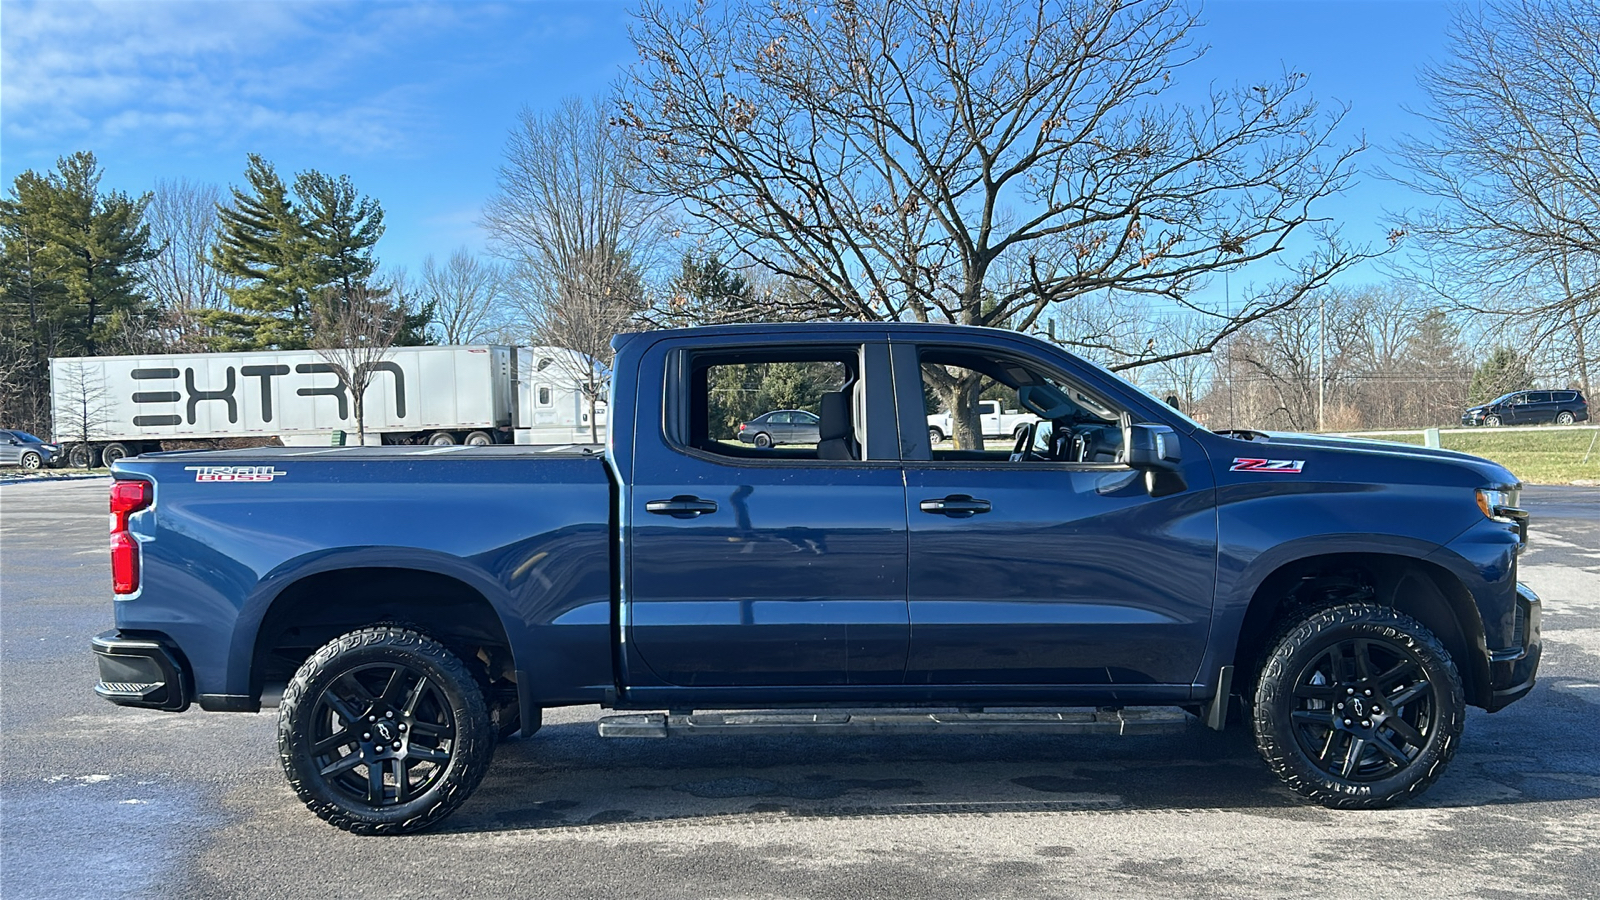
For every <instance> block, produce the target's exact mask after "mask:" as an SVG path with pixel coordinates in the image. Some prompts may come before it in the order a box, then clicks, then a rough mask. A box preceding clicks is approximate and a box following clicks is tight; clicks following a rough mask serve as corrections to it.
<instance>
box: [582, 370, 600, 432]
mask: <svg viewBox="0 0 1600 900" xmlns="http://www.w3.org/2000/svg"><path fill="white" fill-rule="evenodd" d="M594 365H595V364H594V363H593V362H590V363H589V385H588V389H587V390H585V391H584V393H585V394H588V395H589V397H588V399H589V443H591V444H598V443H600V423H599V422H597V421H595V406H596V403H597V401H598V399H599V396H598V395H599V393H600V385H599V379H598V378H596V377H595V373H594Z"/></svg>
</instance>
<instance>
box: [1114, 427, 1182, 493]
mask: <svg viewBox="0 0 1600 900" xmlns="http://www.w3.org/2000/svg"><path fill="white" fill-rule="evenodd" d="M1122 443H1123V446H1124V447H1126V448H1127V461H1128V465H1129V466H1130V467H1131V468H1134V469H1138V470H1139V471H1141V472H1143V473H1144V486H1145V490H1147V491H1149V492H1150V496H1152V497H1165V496H1167V495H1168V494H1176V493H1178V492H1179V491H1182V490H1185V489H1187V488H1188V487H1189V483H1188V482H1187V481H1185V480H1184V478H1183V466H1182V463H1183V450H1182V447H1181V446H1180V444H1179V441H1178V433H1177V432H1176V431H1173V430H1172V429H1171V428H1169V427H1167V426H1166V425H1133V424H1124V425H1123V427H1122Z"/></svg>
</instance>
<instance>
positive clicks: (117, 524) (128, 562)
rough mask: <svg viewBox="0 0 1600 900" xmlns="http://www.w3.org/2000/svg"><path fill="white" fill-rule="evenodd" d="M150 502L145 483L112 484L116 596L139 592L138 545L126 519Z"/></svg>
mask: <svg viewBox="0 0 1600 900" xmlns="http://www.w3.org/2000/svg"><path fill="white" fill-rule="evenodd" d="M152 499H154V492H153V490H152V488H151V485H150V482H148V481H115V482H112V484H111V590H112V591H113V592H115V593H118V594H132V593H135V592H136V591H138V590H139V542H138V541H136V540H134V538H133V534H132V533H130V532H129V531H128V516H130V515H132V514H133V513H136V512H138V511H139V510H141V509H145V508H146V507H148V506H149V505H150V501H151V500H152Z"/></svg>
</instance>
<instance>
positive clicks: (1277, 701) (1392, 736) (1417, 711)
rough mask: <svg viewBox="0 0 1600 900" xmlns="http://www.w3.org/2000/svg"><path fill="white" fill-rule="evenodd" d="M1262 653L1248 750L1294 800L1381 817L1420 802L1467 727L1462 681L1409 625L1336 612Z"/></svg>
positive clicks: (1405, 620) (1402, 618) (1293, 629)
mask: <svg viewBox="0 0 1600 900" xmlns="http://www.w3.org/2000/svg"><path fill="white" fill-rule="evenodd" d="M1270 646H1271V649H1270V651H1269V652H1268V654H1267V657H1266V660H1265V661H1264V663H1263V665H1262V668H1261V677H1260V680H1259V681H1258V682H1257V684H1256V694H1255V709H1254V714H1253V725H1254V728H1255V738H1256V749H1257V750H1258V751H1259V752H1260V754H1261V758H1262V759H1264V760H1265V761H1266V763H1267V765H1268V766H1269V767H1271V769H1272V771H1273V772H1274V773H1275V774H1277V776H1278V777H1279V778H1281V779H1282V780H1283V781H1284V783H1285V784H1287V785H1288V786H1289V787H1291V788H1293V789H1294V790H1295V791H1297V792H1298V793H1300V794H1301V795H1303V796H1305V797H1308V798H1310V799H1312V800H1315V801H1316V802H1318V803H1320V804H1322V805H1323V806H1328V807H1333V808H1336V809H1380V808H1383V807H1387V806H1393V805H1395V804H1398V803H1404V802H1407V801H1409V800H1410V799H1412V798H1413V797H1416V796H1418V795H1420V794H1421V793H1422V792H1423V791H1425V790H1427V789H1428V787H1429V786H1430V785H1432V784H1433V783H1434V782H1435V781H1437V780H1438V778H1439V776H1440V775H1441V774H1442V773H1443V772H1444V770H1445V767H1446V766H1447V765H1449V763H1450V759H1451V757H1452V756H1454V755H1455V751H1456V745H1457V744H1458V743H1459V742H1460V740H1461V729H1462V725H1463V724H1464V723H1465V721H1466V699H1465V695H1464V693H1463V691H1462V687H1461V676H1460V674H1459V673H1458V672H1457V670H1456V666H1455V663H1454V662H1453V661H1452V660H1451V659H1450V654H1449V652H1448V651H1446V650H1445V648H1444V645H1443V644H1441V643H1440V642H1439V639H1438V638H1437V637H1435V636H1434V635H1433V633H1432V632H1430V631H1428V629H1427V628H1425V627H1423V626H1422V624H1421V623H1420V622H1418V621H1417V620H1415V619H1413V618H1411V617H1410V616H1407V615H1404V614H1403V613H1399V612H1396V611H1395V610H1394V609H1392V608H1390V607H1387V606H1379V605H1377V604H1370V603H1357V604H1349V605H1344V606H1335V607H1332V608H1328V609H1323V610H1318V611H1316V612H1313V613H1311V614H1309V615H1308V616H1306V617H1305V618H1303V619H1300V620H1298V621H1296V622H1294V623H1292V624H1291V625H1290V626H1289V627H1288V628H1287V629H1285V630H1284V631H1282V632H1280V633H1279V635H1278V638H1277V640H1275V641H1274V642H1273V643H1272V644H1271V645H1270ZM1363 660H1364V661H1363ZM1369 691H1370V693H1368V692H1369ZM1347 716H1348V717H1349V718H1348V719H1347V718H1346V717H1347ZM1358 739H1359V740H1360V743H1357V741H1358Z"/></svg>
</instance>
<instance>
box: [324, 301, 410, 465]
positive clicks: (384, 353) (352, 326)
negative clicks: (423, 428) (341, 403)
mask: <svg viewBox="0 0 1600 900" xmlns="http://www.w3.org/2000/svg"><path fill="white" fill-rule="evenodd" d="M395 297H396V298H395V299H391V295H390V292H389V291H387V290H383V291H378V290H369V289H367V288H365V287H363V286H360V285H356V286H354V287H352V288H351V289H350V290H349V292H348V293H346V292H345V291H344V290H343V289H338V290H330V291H328V292H327V293H326V294H325V295H324V297H323V302H321V303H317V304H313V305H312V338H311V345H312V349H314V350H316V351H317V355H318V356H321V357H322V359H323V361H324V362H326V363H327V364H328V367H329V368H330V369H332V370H333V374H334V375H336V376H338V378H339V386H340V387H341V388H343V389H344V391H345V393H346V394H348V395H349V398H350V408H351V412H353V413H354V414H355V420H356V443H357V444H358V445H359V444H365V443H366V442H367V420H366V411H367V405H366V394H367V388H368V387H370V386H371V385H372V382H373V381H374V380H375V379H376V378H377V376H378V373H380V372H382V371H384V370H385V368H386V367H392V366H394V363H392V362H387V359H388V356H389V351H390V349H391V348H393V347H394V343H395V340H396V338H398V337H399V336H400V334H401V332H402V331H403V330H404V329H405V318H406V312H407V309H406V305H405V301H404V300H403V299H398V295H395Z"/></svg>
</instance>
